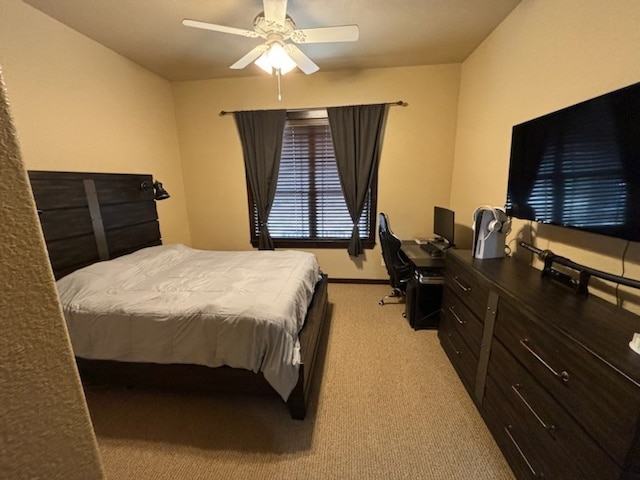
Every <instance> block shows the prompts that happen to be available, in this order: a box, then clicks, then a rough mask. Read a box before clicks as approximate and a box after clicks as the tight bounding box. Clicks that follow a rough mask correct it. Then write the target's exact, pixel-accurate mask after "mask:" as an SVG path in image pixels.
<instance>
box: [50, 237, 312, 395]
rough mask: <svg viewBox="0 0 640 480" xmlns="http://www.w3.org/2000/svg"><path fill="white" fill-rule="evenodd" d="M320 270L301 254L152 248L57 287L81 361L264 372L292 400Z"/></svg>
mask: <svg viewBox="0 0 640 480" xmlns="http://www.w3.org/2000/svg"><path fill="white" fill-rule="evenodd" d="M319 279H320V270H319V267H318V263H317V259H316V257H315V256H314V255H312V254H309V253H304V252H298V251H246V252H217V251H204V250H194V249H191V248H188V247H185V246H184V245H165V246H158V247H150V248H146V249H143V250H140V251H137V252H135V253H132V254H130V255H126V256H123V257H120V258H116V259H114V260H110V261H106V262H100V263H96V264H94V265H91V266H89V267H86V268H83V269H81V270H78V271H76V272H74V273H72V274H70V275H67V276H66V277H64V278H62V279H60V280H58V282H57V285H58V292H59V296H60V300H61V303H62V306H63V310H64V315H65V318H66V320H67V325H68V328H69V334H70V337H71V343H72V345H73V350H74V353H75V355H76V356H78V357H81V358H89V359H101V360H119V361H126V362H152V363H189V364H199V365H207V366H210V367H218V366H221V365H228V366H231V367H238V368H246V369H250V370H252V371H254V372H258V371H261V372H262V373H263V374H264V377H265V378H266V380H267V381H268V382H269V383H270V384H271V385H272V386H273V388H274V389H275V390H276V391H277V392H278V393H279V394H280V395H281V396H282V398H283V399H285V400H286V399H287V398H288V397H289V394H290V393H291V390H292V389H293V387H294V386H295V384H296V381H297V379H298V367H299V364H300V344H299V342H298V332H299V331H300V329H301V328H302V326H303V323H304V318H305V315H306V312H307V307H308V305H309V303H310V301H311V297H312V295H313V291H314V288H315V284H316V282H317V281H318V280H319Z"/></svg>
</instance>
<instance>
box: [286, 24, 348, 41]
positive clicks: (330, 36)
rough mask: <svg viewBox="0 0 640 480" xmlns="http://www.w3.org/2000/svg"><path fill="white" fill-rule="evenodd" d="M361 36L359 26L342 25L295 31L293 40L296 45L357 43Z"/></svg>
mask: <svg viewBox="0 0 640 480" xmlns="http://www.w3.org/2000/svg"><path fill="white" fill-rule="evenodd" d="M359 36H360V29H359V28H358V26H357V25H342V26H338V27H320V28H303V29H300V30H294V31H293V32H292V33H291V40H293V41H294V42H296V43H322V42H355V41H356V40H358V37H359Z"/></svg>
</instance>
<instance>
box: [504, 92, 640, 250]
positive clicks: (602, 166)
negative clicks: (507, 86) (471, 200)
mask: <svg viewBox="0 0 640 480" xmlns="http://www.w3.org/2000/svg"><path fill="white" fill-rule="evenodd" d="M506 212H507V214H508V215H510V216H513V217H516V218H520V219H524V220H533V221H536V222H541V223H548V224H553V225H560V226H563V227H570V228H576V229H580V230H585V231H589V232H594V233H599V234H603V235H609V236H614V237H619V238H623V239H626V240H631V241H634V242H637V241H640V220H639V219H640V83H638V84H635V85H631V86H629V87H626V88H622V89H620V90H616V91H614V92H611V93H608V94H606V95H602V96H600V97H596V98H594V99H591V100H587V101H585V102H582V103H579V104H577V105H573V106H571V107H568V108H565V109H562V110H559V111H557V112H554V113H550V114H548V115H545V116H542V117H540V118H536V119H534V120H530V121H528V122H524V123H522V124H519V125H516V126H514V127H513V133H512V142H511V160H510V166H509V184H508V188H507V202H506Z"/></svg>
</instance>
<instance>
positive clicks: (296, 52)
mask: <svg viewBox="0 0 640 480" xmlns="http://www.w3.org/2000/svg"><path fill="white" fill-rule="evenodd" d="M284 50H285V52H287V53H288V54H289V56H290V57H291V59H292V60H293V61H294V62H296V65H298V68H299V69H300V70H302V71H303V72H304V73H306V74H307V75H310V74H312V73H314V72H317V71H318V70H320V67H318V65H316V64H315V63H313V61H312V60H311V59H310V58H309V57H307V56H306V55H305V54H304V53H302V50H300V49H299V48H298V47H296V46H295V45H293V44H291V43H287V44H286V45H285V46H284Z"/></svg>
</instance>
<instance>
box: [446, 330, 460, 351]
mask: <svg viewBox="0 0 640 480" xmlns="http://www.w3.org/2000/svg"><path fill="white" fill-rule="evenodd" d="M447 340H449V345H451V348H453V350H454V351H455V352H456V356H458V357H459V356H461V355H462V352H461V351H460V350H458V347H456V344H455V343H453V340H452V339H451V334H450V333H447Z"/></svg>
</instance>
